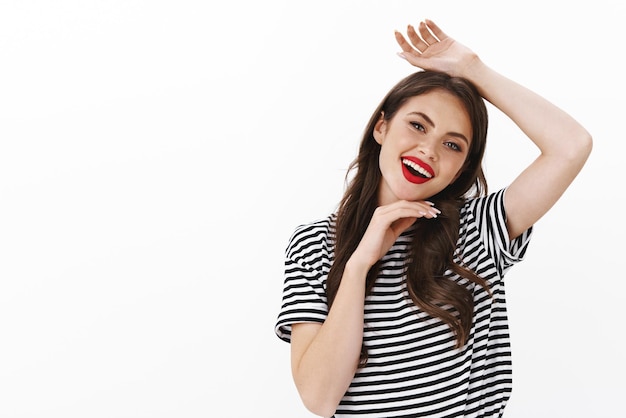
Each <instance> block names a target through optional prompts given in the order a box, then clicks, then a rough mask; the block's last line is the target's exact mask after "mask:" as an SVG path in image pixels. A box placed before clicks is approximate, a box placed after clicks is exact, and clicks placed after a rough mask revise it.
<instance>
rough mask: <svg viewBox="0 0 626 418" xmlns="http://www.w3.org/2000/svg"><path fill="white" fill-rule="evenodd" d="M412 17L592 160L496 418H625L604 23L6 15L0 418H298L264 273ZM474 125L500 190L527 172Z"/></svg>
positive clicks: (614, 131) (303, 15)
mask: <svg viewBox="0 0 626 418" xmlns="http://www.w3.org/2000/svg"><path fill="white" fill-rule="evenodd" d="M576 4H580V5H576ZM426 17H428V18H432V19H433V20H435V21H436V22H437V23H439V24H440V26H441V27H442V28H443V29H444V30H445V31H446V32H447V33H448V34H449V35H451V36H453V37H455V38H456V39H458V40H459V41H461V42H462V43H464V44H466V45H468V46H470V47H472V48H473V49H474V50H475V51H477V52H478V53H479V55H481V57H482V58H483V60H485V61H486V62H487V63H489V64H490V65H491V66H493V67H494V68H496V69H498V70H500V71H501V72H502V73H504V74H505V75H507V76H509V77H511V78H513V79H515V80H517V81H519V82H521V83H522V84H525V85H527V86H528V87H530V88H532V89H534V90H536V91H537V92H539V93H540V94H542V95H544V96H545V97H547V98H548V99H550V100H552V101H554V102H556V103H557V104H558V105H560V106H561V107H562V108H564V109H565V110H566V111H568V112H570V113H571V114H572V115H574V116H575V117H576V118H578V119H579V120H580V121H581V122H582V124H583V125H584V126H585V127H586V128H587V129H588V130H589V131H590V132H591V133H592V135H593V137H594V141H595V142H594V151H593V153H592V155H591V157H590V159H589V162H588V164H587V165H586V166H585V168H584V169H583V171H582V172H581V174H580V176H579V177H578V178H577V179H576V181H575V182H574V184H573V185H572V186H571V188H570V189H569V190H568V191H567V192H566V194H565V196H564V197H563V198H562V200H561V201H559V202H558V204H557V205H556V206H555V207H554V209H553V210H552V211H551V212H550V213H549V214H548V215H546V216H545V217H544V218H543V219H541V220H540V221H539V222H538V223H537V226H536V231H535V235H534V240H533V242H532V244H531V246H530V248H529V250H528V253H527V257H526V261H524V262H523V263H522V264H520V265H518V266H516V267H514V268H513V269H512V270H511V272H510V273H509V275H508V276H507V280H508V285H507V286H508V288H507V293H508V304H509V316H510V325H511V333H512V343H513V350H514V353H513V354H514V391H513V396H512V399H511V401H510V403H509V406H508V407H507V410H506V414H505V416H506V417H507V418H521V417H524V418H526V417H530V416H532V417H535V418H537V417H550V418H554V417H568V418H573V417H585V418H588V417H594V418H598V417H610V418H615V417H617V416H620V414H623V408H622V406H623V404H622V398H623V395H624V393H625V392H626V383H625V379H624V373H625V372H626V366H625V363H624V356H623V348H622V347H623V343H622V336H623V333H624V323H623V320H622V317H623V299H624V291H625V290H626V288H625V285H624V278H625V276H626V275H625V273H624V266H623V260H624V258H623V253H624V250H623V247H622V245H621V241H622V239H623V236H624V234H625V233H626V231H625V228H624V215H623V201H622V195H623V191H624V184H623V182H624V171H623V166H624V163H623V159H624V152H625V151H626V148H625V146H624V142H625V138H624V132H625V131H626V129H625V128H624V123H625V122H626V119H625V110H626V107H625V102H624V100H625V99H624V98H625V97H626V90H625V87H624V74H625V73H626V68H625V66H624V64H623V41H624V39H626V29H625V28H624V18H625V17H626V6H624V3H623V2H619V1H617V0H616V1H608V0H597V1H593V2H586V3H572V2H567V1H552V2H550V1H534V0H533V1H517V2H499V1H435V0H431V1H428V2H425V1H416V0H413V1H393V0H392V1H371V0H358V1H357V0H353V1H319V0H318V1H314V2H307V3H302V2H294V1H277V0H270V1H253V0H245V1H239V2H237V1H229V2H213V3H211V2H206V1H199V0H198V1H184V0H183V1H154V0H152V1H147V0H145V1H131V0H127V1H118V0H114V1H104V0H102V1H93V0H91V1H78V0H76V1H67V0H60V1H45V0H41V1H27V0H24V1H7V0H3V1H2V2H1V3H0V416H1V417H3V418H18V417H28V418H31V417H46V418H47V417H64V418H70V417H72V418H73V417H81V418H84V417H94V418H100V417H103V418H104V417H107V418H111V417H115V418H117V417H120V418H121V417H129V418H130V417H133V418H135V417H137V418H138V417H189V418H191V417H220V418H225V417H256V416H259V417H266V416H267V417H269V416H271V417H285V418H287V417H289V418H293V417H307V416H310V414H309V413H308V412H306V410H305V409H304V408H303V407H302V406H301V403H300V400H299V399H298V395H297V393H296V391H295V389H294V386H293V384H292V381H291V376H290V371H289V346H288V344H286V343H284V342H282V341H280V340H279V339H278V338H277V337H276V336H275V335H274V331H273V326H274V321H275V319H276V315H277V313H278V309H279V307H280V302H281V292H282V273H283V272H282V268H283V264H282V263H283V251H284V248H285V245H286V242H287V239H288V237H289V235H290V234H291V232H292V231H293V228H294V227H295V226H297V225H298V224H300V223H305V222H309V221H312V220H315V219H317V218H319V217H322V216H325V215H327V214H328V213H330V211H332V210H333V209H334V208H335V205H336V204H337V202H338V200H339V199H340V197H341V194H342V192H343V185H344V183H343V180H344V175H345V169H346V167H347V166H348V164H349V162H350V161H351V160H352V158H353V157H354V155H355V152H356V147H357V145H358V142H359V139H360V135H361V132H362V130H363V129H364V127H365V124H366V122H367V119H368V118H369V116H370V113H371V112H372V111H373V110H374V108H375V107H376V105H377V104H378V102H379V100H380V99H381V98H382V96H383V95H384V93H386V92H387V90H388V89H389V88H390V87H391V86H392V85H393V84H395V83H396V82H397V81H398V80H399V79H400V78H402V77H404V76H405V75H407V74H409V73H410V72H412V71H414V68H412V67H410V66H409V65H408V64H407V63H406V62H405V61H403V60H401V59H399V58H398V57H397V56H396V55H395V54H396V52H397V51H398V47H397V46H396V44H395V41H394V38H393V30H394V29H399V30H403V29H404V28H405V27H406V25H407V24H408V23H414V24H416V23H417V22H419V20H421V19H423V18H426ZM490 112H491V113H490V115H491V121H490V124H491V131H490V134H489V143H490V145H489V148H488V151H487V157H486V161H485V165H486V172H487V176H488V179H489V181H490V189H491V190H496V189H498V188H500V187H502V186H504V185H506V184H508V183H509V182H510V181H511V180H512V179H513V178H514V176H515V175H516V174H517V173H518V172H519V171H520V170H521V169H522V168H523V167H524V166H525V165H527V164H528V163H529V162H530V161H531V160H532V159H533V158H534V157H535V155H536V150H535V149H534V147H533V146H532V145H531V144H530V141H528V140H526V139H525V138H524V137H523V136H522V135H521V134H520V132H519V131H518V130H517V129H516V127H515V126H514V125H513V124H512V123H511V122H509V121H508V120H507V119H505V118H503V116H502V115H501V114H499V113H498V111H497V110H495V109H493V108H490ZM621 416H624V415H621Z"/></svg>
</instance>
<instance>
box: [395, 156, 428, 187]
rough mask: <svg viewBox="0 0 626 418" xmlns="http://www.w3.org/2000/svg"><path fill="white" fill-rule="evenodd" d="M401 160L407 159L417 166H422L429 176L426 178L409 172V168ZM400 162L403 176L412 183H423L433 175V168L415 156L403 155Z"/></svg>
mask: <svg viewBox="0 0 626 418" xmlns="http://www.w3.org/2000/svg"><path fill="white" fill-rule="evenodd" d="M402 160H409V161H411V162H413V163H415V164H417V165H418V166H420V167H421V168H423V169H424V170H425V171H427V172H428V173H429V174H430V175H431V177H430V178H426V177H422V176H416V175H415V174H413V173H411V172H410V171H409V169H408V168H407V166H406V165H405V164H404V163H403V162H402ZM400 164H401V165H402V174H403V175H404V178H406V179H407V180H408V181H409V182H411V183H413V184H423V183H426V182H427V181H429V180H432V179H433V178H434V177H435V170H433V168H432V167H431V166H430V165H428V164H426V163H425V162H424V161H422V160H420V159H419V158H417V157H412V156H404V157H402V158H401V159H400Z"/></svg>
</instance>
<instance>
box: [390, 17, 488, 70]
mask: <svg viewBox="0 0 626 418" xmlns="http://www.w3.org/2000/svg"><path fill="white" fill-rule="evenodd" d="M418 32H419V33H418ZM395 36H396V41H397V42H398V44H399V45H400V47H401V48H402V53H400V54H399V55H400V56H401V57H403V58H404V59H406V60H407V61H408V62H409V63H411V64H412V65H414V66H416V67H420V68H422V69H424V70H433V71H440V72H444V73H447V74H449V75H451V76H459V77H463V76H464V75H465V74H466V71H468V68H469V66H470V65H471V64H472V63H474V62H475V61H477V60H478V56H477V55H476V54H475V53H474V52H473V51H472V50H470V49H469V48H467V47H466V46H465V45H462V44H460V43H459V42H457V41H455V40H454V39H452V38H451V37H449V36H448V35H446V34H445V33H444V32H443V31H442V30H441V29H440V28H439V26H437V25H436V24H435V23H434V22H433V21H431V20H428V19H426V20H424V21H422V22H420V23H419V25H418V28H417V31H416V30H415V28H414V27H413V26H412V25H409V26H408V28H407V37H408V38H409V40H410V42H409V41H408V40H407V39H406V38H405V37H404V35H402V34H401V33H400V32H397V31H396V33H395Z"/></svg>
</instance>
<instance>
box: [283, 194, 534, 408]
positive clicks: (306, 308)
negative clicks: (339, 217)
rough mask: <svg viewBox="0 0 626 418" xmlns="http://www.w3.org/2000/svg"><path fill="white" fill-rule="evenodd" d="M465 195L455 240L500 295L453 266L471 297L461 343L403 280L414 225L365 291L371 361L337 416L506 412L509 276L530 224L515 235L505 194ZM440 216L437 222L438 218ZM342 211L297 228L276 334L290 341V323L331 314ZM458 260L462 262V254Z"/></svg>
mask: <svg viewBox="0 0 626 418" xmlns="http://www.w3.org/2000/svg"><path fill="white" fill-rule="evenodd" d="M505 190H506V189H501V190H499V191H498V192H496V193H492V194H490V195H488V196H485V197H480V198H476V199H470V200H468V201H467V202H466V203H465V204H464V206H463V207H462V208H461V212H460V215H461V216H460V229H459V240H458V243H457V248H458V250H459V252H460V254H462V255H461V258H462V260H463V262H464V263H465V264H466V265H467V266H469V267H470V268H471V269H473V270H474V271H475V272H476V273H478V274H479V275H480V276H481V277H483V278H484V279H485V280H486V281H487V283H488V284H489V287H490V289H491V291H492V293H493V296H490V295H489V294H488V293H487V292H486V291H485V290H484V289H483V288H482V287H481V286H479V285H476V286H474V284H471V283H469V282H468V281H467V280H465V279H462V278H460V277H459V276H457V275H455V274H454V273H452V272H451V271H448V272H447V273H446V276H448V277H449V279H450V280H455V281H457V282H459V283H462V284H464V285H466V286H468V288H470V289H471V290H472V292H473V295H474V305H475V306H474V323H473V325H472V329H471V334H470V338H469V340H468V343H467V344H466V345H465V346H463V347H462V348H461V349H456V348H455V341H456V340H455V336H454V334H453V333H452V332H451V330H450V328H449V326H448V325H446V324H445V323H443V322H442V321H441V320H439V319H437V318H433V317H431V316H429V315H428V314H426V313H425V312H423V311H422V310H421V309H419V308H418V307H416V306H415V304H413V302H412V301H411V299H410V298H409V297H408V293H407V290H406V287H405V283H404V279H405V276H404V272H403V267H404V259H405V257H406V256H407V255H408V250H409V245H410V241H411V232H410V231H407V232H405V233H403V234H402V235H401V236H400V237H399V238H398V240H397V241H396V242H395V244H394V245H393V246H392V248H391V249H390V250H389V252H388V253H387V254H386V255H385V256H384V257H383V259H382V265H381V269H380V274H379V276H378V278H377V280H376V283H375V285H374V288H373V292H372V293H371V294H370V295H369V296H367V297H366V299H365V323H364V337H363V338H364V341H363V342H364V344H365V346H366V348H367V352H368V361H367V364H366V365H365V366H363V367H362V368H360V369H358V370H357V372H356V374H355V376H354V379H353V380H352V383H351V384H350V387H349V388H348V390H347V392H346V393H345V395H344V397H343V399H342V400H341V402H340V404H339V406H338V407H337V411H336V412H335V417H336V418H339V417H348V416H359V417H385V418H391V417H394V418H395V417H431V418H433V417H437V418H444V417H446V418H451V417H475V418H478V417H481V418H486V417H500V416H502V413H503V410H504V407H505V405H506V402H507V400H508V399H509V397H510V394H511V349H510V343H509V331H508V321H507V313H506V306H505V294H504V281H503V277H504V275H505V273H506V272H507V270H508V269H509V268H510V267H511V266H512V265H513V264H515V263H516V262H518V261H520V260H522V258H523V256H524V253H525V251H526V248H527V246H528V242H529V240H530V236H531V233H532V228H529V229H528V230H527V231H525V232H524V233H523V234H522V235H521V236H519V237H518V238H516V239H514V240H513V241H510V240H509V238H508V233H507V230H506V226H505V213H504V193H505ZM436 221H437V220H436V219H433V222H436ZM334 223H335V215H334V214H333V215H331V216H329V217H327V218H325V219H323V220H320V221H317V222H314V223H311V224H307V225H302V226H299V227H298V228H297V229H296V230H295V232H294V233H293V235H292V237H291V239H290V241H289V244H288V246H287V249H286V253H285V255H286V258H285V282H284V290H283V302H282V307H281V309H280V312H279V315H278V319H277V322H276V327H275V332H276V334H277V335H278V337H280V338H281V339H283V340H285V341H287V342H289V341H290V337H291V324H294V323H298V322H319V323H322V322H324V320H325V318H326V315H327V312H328V306H327V303H326V295H325V281H326V277H327V275H328V271H329V269H330V265H331V263H332V259H333V245H332V240H331V237H332V236H333V234H332V232H333V228H334ZM455 261H457V262H458V261H459V259H458V258H457V259H456V260H455Z"/></svg>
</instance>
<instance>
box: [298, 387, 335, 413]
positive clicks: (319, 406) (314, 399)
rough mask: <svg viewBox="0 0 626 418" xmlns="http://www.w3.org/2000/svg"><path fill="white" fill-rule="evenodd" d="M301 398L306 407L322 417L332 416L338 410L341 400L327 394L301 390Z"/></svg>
mask: <svg viewBox="0 0 626 418" xmlns="http://www.w3.org/2000/svg"><path fill="white" fill-rule="evenodd" d="M300 399H302V403H303V404H304V406H305V408H306V409H308V410H309V411H310V412H311V413H313V414H315V415H317V416H320V417H332V416H333V415H334V414H335V411H336V410H337V405H339V401H334V400H333V399H331V397H330V396H328V395H327V394H314V393H310V392H309V393H307V392H303V391H301V392H300Z"/></svg>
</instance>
